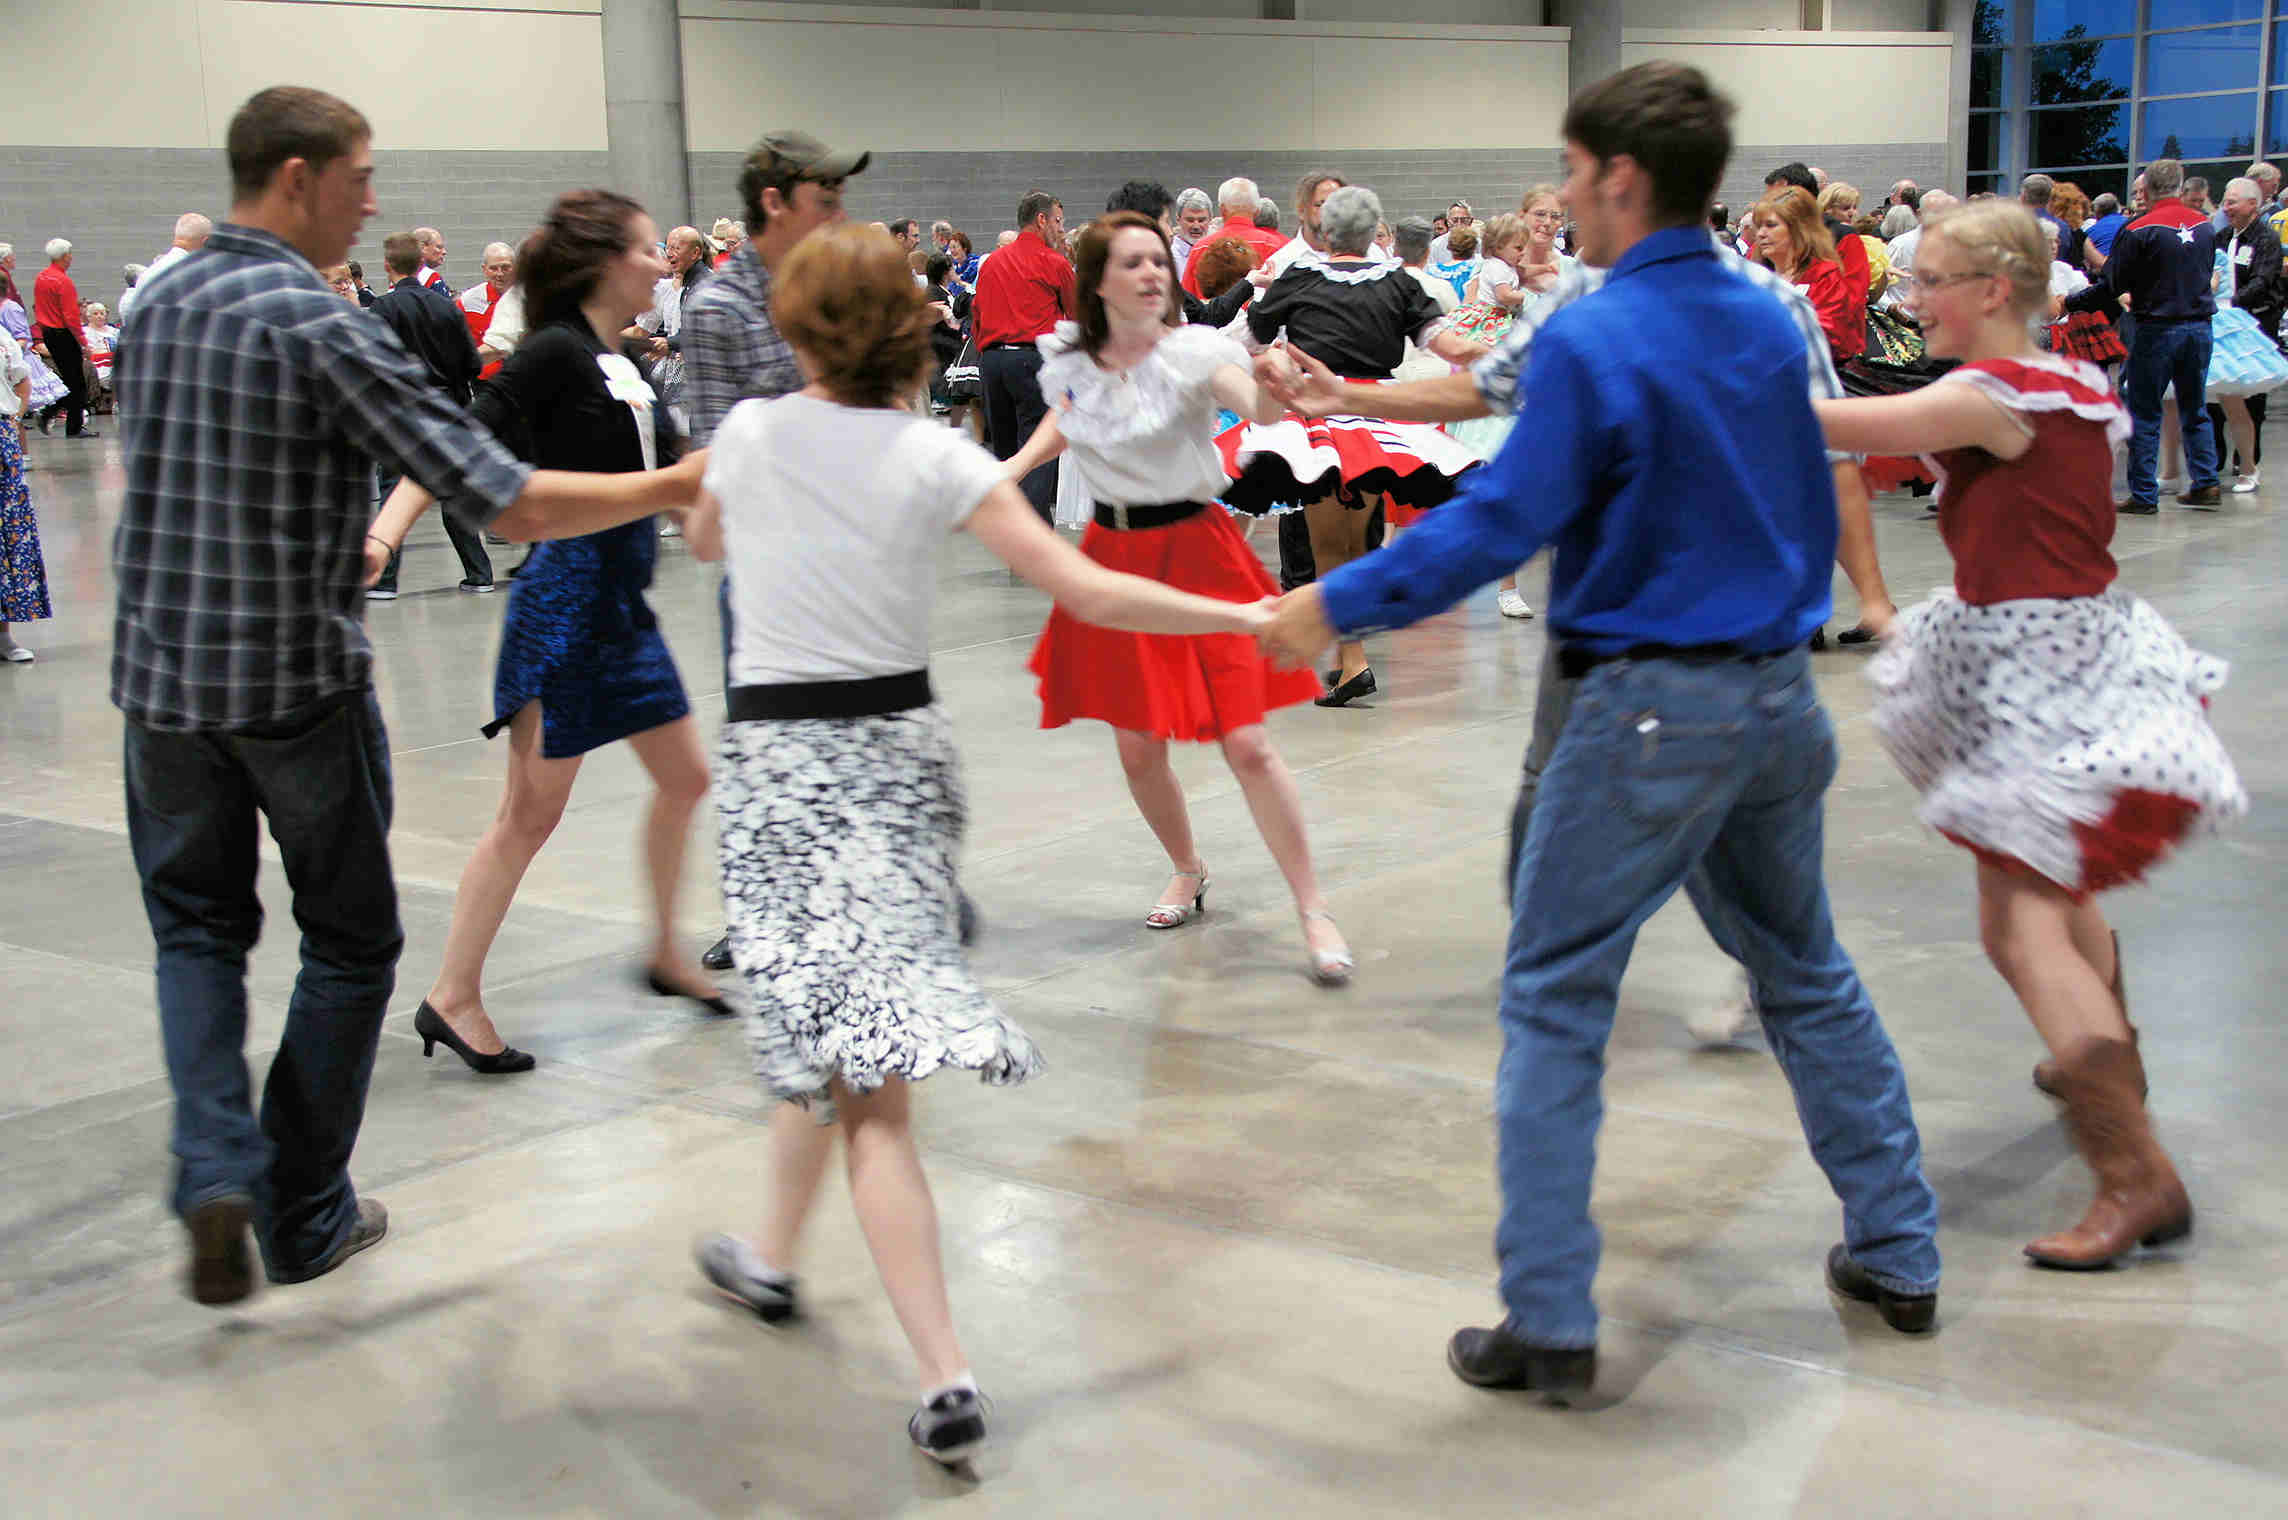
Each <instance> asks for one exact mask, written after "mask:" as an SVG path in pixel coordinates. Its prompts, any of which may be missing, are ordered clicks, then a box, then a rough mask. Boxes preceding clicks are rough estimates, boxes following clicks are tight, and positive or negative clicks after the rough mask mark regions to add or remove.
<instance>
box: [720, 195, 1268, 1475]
mask: <svg viewBox="0 0 2288 1520" xmlns="http://www.w3.org/2000/svg"><path fill="white" fill-rule="evenodd" d="M776 286H777V288H776V292H775V297H774V302H773V312H774V315H775V317H776V319H777V323H778V328H779V331H780V332H781V333H782V334H783V335H784V336H785V337H786V339H787V341H788V342H789V343H790V344H791V345H793V347H794V350H795V354H796V358H797V360H798V361H799V362H800V363H801V365H802V368H803V372H804V374H805V376H806V378H808V379H809V381H810V384H809V385H808V386H806V387H805V388H804V389H803V390H801V391H799V392H797V393H796V394H794V395H791V396H785V397H782V398H780V399H778V400H776V401H768V402H765V401H747V402H742V403H741V404H740V405H738V406H737V407H734V408H733V409H732V411H731V413H730V415H729V416H728V417H726V418H725V419H724V421H723V424H722V426H721V428H720V429H718V430H717V432H716V434H715V439H714V448H713V452H712V453H711V455H710V456H709V460H708V467H707V476H706V492H705V494H704V495H703V496H702V498H701V501H700V505H699V507H698V509H697V511H695V512H694V513H693V514H692V516H691V518H690V520H689V521H688V522H687V524H686V525H685V536H686V538H687V540H688V541H689V543H690V545H691V548H692V552H693V553H695V554H697V555H698V556H699V557H701V558H702V559H714V558H722V559H725V560H726V561H728V567H729V572H730V573H729V583H730V588H731V593H730V594H731V610H732V617H731V629H732V644H731V657H730V674H731V689H730V691H729V693H728V705H729V709H730V719H731V721H730V722H729V723H727V724H726V725H725V726H724V729H723V734H722V738H721V739H720V741H719V742H718V744H717V747H716V765H715V796H716V806H717V809H718V812H719V814H720V818H721V831H720V833H721V850H722V869H723V895H724V898H725V900H726V902H727V903H728V905H729V908H730V924H731V935H730V938H731V953H732V957H733V959H734V961H735V963H736V964H737V966H738V969H739V973H740V975H741V976H742V977H743V978H744V979H745V981H746V984H747V987H748V990H749V994H750V997H751V999H752V1002H753V1010H752V1013H751V1015H750V1028H751V1030H752V1033H753V1044H754V1050H755V1063H756V1070H757V1073H758V1075H759V1076H760V1077H761V1078H762V1080H763V1082H764V1084H765V1085H766V1086H767V1087H768V1088H769V1090H770V1091H771V1093H772V1095H773V1096H775V1097H777V1098H780V1099H784V1100H786V1106H785V1107H782V1108H781V1109H780V1110H779V1111H778V1114H777V1115H776V1116H775V1118H774V1120H773V1141H772V1148H773V1153H774V1157H775V1160H776V1163H777V1167H776V1170H777V1186H776V1189H775V1193H776V1196H775V1198H774V1200H773V1204H772V1209H771V1213H770V1216H769V1218H768V1220H767V1221H766V1223H765V1225H764V1228H763V1230H762V1231H761V1233H760V1234H758V1235H757V1236H756V1237H754V1238H753V1239H752V1240H742V1239H738V1238H735V1237H733V1236H730V1235H716V1236H712V1237H709V1238H708V1239H706V1240H704V1241H702V1242H701V1243H700V1246H699V1265H700V1268H701V1270H702V1271H703V1272H704V1273H705V1274H706V1275H707V1277H708V1280H709V1281H710V1282H712V1283H713V1284H714V1285H715V1286H716V1288H717V1289H719V1290H720V1291H722V1292H723V1293H725V1294H727V1295H729V1296H731V1297H732V1298H734V1299H737V1300H738V1301H739V1302H741V1303H744V1304H746V1305H748V1306H749V1307H750V1308H752V1309H753V1310H754V1311H755V1312H756V1313H757V1314H759V1315H761V1316H762V1317H763V1318H764V1319H766V1320H777V1319H783V1318H785V1317H786V1316H787V1315H789V1314H792V1313H793V1312H794V1310H795V1297H794V1295H795V1287H794V1279H793V1277H792V1276H791V1275H790V1273H789V1271H788V1269H789V1268H790V1267H791V1266H792V1264H793V1261H794V1253H795V1247H796V1244H797V1241H798V1238H799V1236H800V1233H801V1230H802V1225H803V1221H804V1218H805V1217H806V1215H807V1214H808V1212H809V1209H810V1204H811V1200H812V1199H813V1198H814V1197H815V1195H816V1191H817V1187H818V1182H819V1178H820V1176H821V1174H822V1172H823V1170H824V1167H825V1163H826V1158H827V1152H828V1147H829V1145H830V1143H831V1139H832V1136H833V1130H832V1129H830V1128H827V1127H825V1124H826V1123H827V1122H831V1121H832V1120H833V1119H835V1118H836V1117H837V1116H839V1119H840V1122H841V1127H842V1129H843V1132H844V1134H845V1136H846V1139H847V1144H848V1151H849V1171H850V1193H851V1200H852V1202H853V1203H854V1204H855V1205H856V1207H857V1210H858V1217H859V1222H860V1224H861V1225H862V1226H863V1227H864V1230H865V1235H866V1239H867V1243H868V1245H869V1247H870V1248H871V1249H872V1251H873V1253H874V1263H875V1267H876V1268H877V1270H878V1271H879V1272H880V1273H881V1276H882V1284H883V1286H884V1287H885V1288H886V1289H887V1290H888V1291H889V1295H890V1300H891V1303H892V1305H893V1306H894V1307H895V1308H896V1310H897V1314H898V1320H899V1323H900V1324H902V1325H903V1326H904V1327H905V1329H906V1334H907V1336H908V1338H909V1339H910V1341H911V1342H912V1344H913V1348H914V1353H915V1357H916V1360H917V1361H918V1362H919V1364H920V1371H921V1385H922V1390H923V1396H922V1407H921V1408H920V1409H919V1410H918V1411H916V1413H915V1414H914V1417H913V1419H912V1420H911V1421H910V1422H909V1424H908V1427H907V1428H908V1433H909V1434H910V1435H911V1437H912V1439H913V1441H914V1444H915V1445H916V1446H917V1447H919V1448H920V1449H921V1450H922V1451H923V1452H924V1453H925V1454H926V1455H928V1456H930V1457H932V1458H934V1459H936V1460H938V1461H940V1462H945V1463H949V1464H950V1463H953V1462H958V1461H960V1460H962V1459H963V1458H964V1457H966V1456H967V1455H968V1453H969V1452H970V1451H971V1450H972V1449H974V1448H975V1447H976V1445H977V1444H978V1442H980V1441H982V1440H983V1439H984V1434H985V1426H984V1419H983V1416H982V1413H981V1412H980V1408H979V1403H978V1395H977V1385H976V1383H975V1382H974V1381H973V1380H972V1379H971V1377H970V1373H969V1364H968V1359H967V1358H966V1357H965V1356H964V1355H963V1353H962V1350H961V1344H960V1341H959V1339H958V1338H957V1337H956V1336H955V1334H954V1329H953V1318H952V1314H951V1311H950V1310H949V1308H948V1307H947V1303H946V1292H945V1274H944V1271H943V1268H942V1266H941V1265H940V1262H939V1258H938V1238H937V1216H936V1212H935V1205H934V1204H933V1202H932V1201H931V1198H930V1191H929V1184H928V1182H927V1181H926V1180H925V1178H924V1177H923V1175H922V1170H921V1162H920V1159H919V1157H918V1156H917V1155H916V1153H915V1149H914V1142H913V1136H912V1133H911V1131H910V1129H909V1128H908V1125H907V1091H906V1088H907V1084H908V1083H910V1082H914V1081H918V1080H920V1079H922V1078H924V1077H927V1076H929V1075H930V1074H931V1073H933V1072H935V1071H938V1070H940V1069H943V1068H947V1067H956V1068H963V1069H967V1070H971V1071H975V1072H977V1073H978V1074H979V1075H980V1076H981V1077H982V1078H983V1079H984V1080H985V1081H986V1082H988V1083H992V1084H996V1085H998V1084H1005V1083H1011V1082H1020V1081H1023V1080H1024V1079H1025V1078H1027V1077H1029V1076H1031V1075H1032V1074H1033V1073H1035V1072H1036V1071H1038V1070H1039V1069H1040V1065H1041V1060H1040V1055H1039V1053H1038V1052H1037V1051H1036V1050H1035V1049H1034V1047H1033V1042H1032V1041H1031V1040H1030V1039H1028V1038H1027V1037H1026V1035H1025V1032H1024V1031H1023V1030H1021V1029H1019V1028H1018V1027H1017V1026H1016V1025H1015V1024H1014V1023H1012V1022H1011V1021H1010V1020H1008V1019H1007V1018H1005V1017H1004V1016H1003V1015H1002V1014H1001V1012H1000V1011H999V1010H998V1009H996V1008H995V1007H994V1006H993V1004H992V1002H991V1001H990V1000H989V999H988V998H987V997H986V995H985V993H984V992H983V991H982V990H981V989H980V988H979V987H978V985H977V983H976V981H975V980H974V979H973V978H972V977H971V975H970V972H969V968H968V964H967V961H966V960H965V958H964V956H963V954H962V949H961V942H960V937H959V929H958V925H957V918H958V909H957V904H958V901H959V892H958V888H957V887H956V884H955V856H956V854H957V852H958V851H959V849H960V846H961V836H962V829H963V821H964V811H965V809H964V804H963V800H962V790H961V780H960V776H959V773H958V768H957V761H956V757H955V753H954V747H953V733H952V727H951V725H950V724H949V723H948V721H947V719H946V716H945V713H944V711H943V710H942V709H940V708H939V707H937V706H936V705H935V704H934V702H933V700H932V697H931V693H930V683H929V669H928V666H929V633H930V613H931V609H932V606H933V604H934V602H935V599H936V588H937V562H938V559H939V556H940V555H941V554H942V552H943V550H944V546H945V542H946V539H947V537H948V535H949V534H951V533H952V532H953V531H954V530H956V529H962V528H966V529H967V530H968V531H969V532H970V533H971V534H973V535H975V536H976V538H977V539H978V540H979V541H980V542H981V543H983V544H984V545H985V546H986V547H987V548H988V549H990V550H992V551H993V552H994V553H995V554H996V555H998V556H1000V557H1001V558H1002V559H1003V560H1004V561H1006V562H1007V563H1008V565H1009V567H1010V568H1011V569H1013V570H1015V571H1016V572H1017V573H1018V574H1019V575H1021V576H1023V577H1024V578H1025V579H1026V580H1028V581H1030V582H1032V583H1033V584H1035V585H1037V586H1039V587H1041V588H1042V589H1043V590H1045V591H1048V592H1049V593H1051V594H1052V595H1054V596H1055V597H1056V598H1057V601H1058V604H1059V605H1060V606H1061V607H1064V608H1067V609H1069V610H1070V611H1072V612H1073V613H1075V614H1077V615H1079V616H1082V617H1086V618H1089V619H1092V620H1095V621H1099V622H1102V623H1105V624H1108V625H1112V626H1118V627H1123V628H1130V629H1135V630H1138V631H1141V632H1148V633H1167V634H1182V633H1231V634H1241V635H1245V634H1250V633H1252V632H1253V631H1254V630H1255V629H1257V628H1258V627H1260V626H1261V625H1262V624H1263V622H1264V620H1265V613H1264V611H1263V609H1262V607H1261V606H1260V605H1258V604H1256V603H1254V602H1252V601H1250V602H1244V603H1234V602H1229V601H1215V600H1211V599H1209V598H1207V597H1202V596H1194V595H1191V594H1189V593H1186V592H1182V591H1178V590H1175V589H1174V588H1172V587H1169V586H1164V585H1160V584H1158V583H1156V582H1154V581H1150V580H1146V579H1143V578H1142V577H1139V576H1132V575H1122V574H1118V573H1116V572H1114V571H1111V570H1107V569H1105V568H1104V567H1103V566H1101V565H1098V564H1096V563H1094V562H1092V561H1091V560H1089V559H1087V558H1085V557H1084V556H1082V555H1081V554H1080V553H1079V552H1078V551H1077V550H1075V549H1074V548H1073V547H1072V546H1071V545H1070V544H1068V543H1066V542H1065V541H1064V540H1063V539H1061V538H1059V537H1058V536H1057V535H1056V533H1055V532H1054V531H1053V530H1052V529H1050V528H1049V527H1048V526H1047V525H1046V524H1044V523H1043V522H1042V521H1041V520H1040V519H1039V518H1038V517H1036V516H1035V515H1034V514H1033V510H1032V508H1031V507H1030V506H1029V505H1027V504H1026V501H1025V498H1024V496H1023V495H1022V494H1021V493H1020V492H1019V491H1018V490H1017V488H1016V487H1015V486H1013V485H1011V484H1008V483H1007V482H1006V481H1005V480H1004V479H1003V475H1002V471H1001V466H1000V465H999V464H998V463H997V462H996V461H995V460H994V458H993V456H992V455H990V454H988V453H986V452H985V451H984V450H983V449H981V448H979V447H978V446H977V445H976V444H975V443H973V442H971V441H970V439H969V437H968V435H967V434H965V433H962V432H958V431H956V430H954V429H951V428H945V427H940V426H938V425H936V424H935V423H933V422H931V421H930V420H928V419H927V418H923V417H917V416H916V415H914V414H913V413H912V412H910V411H908V410H906V409H905V408H904V400H905V397H906V396H907V395H908V394H909V393H910V392H911V390H912V388H913V386H914V384H915V383H916V381H917V380H918V378H919V377H920V375H921V374H922V373H923V371H924V370H925V368H926V367H927V365H928V362H929V356H930V347H929V331H930V323H931V317H930V314H929V312H928V310H927V308H926V306H925V304H924V302H923V300H922V293H921V292H920V291H919V290H917V289H915V287H914V284H913V280H912V278H911V274H910V271H909V270H908V269H907V267H906V259H905V254H904V252H903V250H901V249H900V248H899V246H898V245H897V243H896V242H895V241H893V240H892V239H890V238H888V237H886V236H884V235H883V234H882V233H880V232H877V231H874V230H873V229H871V228H866V227H860V226H856V225H847V224H846V225H843V226H838V227H832V228H828V229H825V230H822V231H819V232H816V233H813V234H812V235H811V236H810V237H809V238H808V239H806V240H805V241H804V242H803V243H802V245H801V246H800V247H799V248H797V249H796V250H795V251H794V252H793V253H792V254H790V255H789V256H788V258H787V260H786V262H785V264H784V265H782V266H781V267H780V269H779V270H778V271H777V277H776ZM812 1104H816V1105H819V1110H820V1117H821V1120H822V1123H820V1124H812V1123H808V1122H806V1120H805V1118H804V1116H803V1114H802V1113H801V1111H800V1110H801V1109H802V1108H807V1107H809V1106H810V1105H812Z"/></svg>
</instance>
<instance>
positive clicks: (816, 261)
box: [771, 222, 932, 407]
mask: <svg viewBox="0 0 2288 1520" xmlns="http://www.w3.org/2000/svg"><path fill="white" fill-rule="evenodd" d="M771 319H772V321H774V322H775V323H777V324H778V330H779V333H780V335H781V336H783V337H784V338H785V339H786V340H787V342H789V343H791V344H793V345H794V346H795V347H796V348H798V349H801V350H802V352H803V353H804V354H805V355H806V356H807V357H808V358H809V359H810V361H811V363H812V364H813V365H815V366H816V367H817V371H818V383H819V384H820V385H822V386H824V387H825V388H826V390H827V391H828V392H830V393H831V394H832V395H833V396H834V398H835V399H836V400H838V401H840V402H842V403H843V404H844V405H846V406H871V407H887V406H895V405H897V404H898V403H899V402H900V401H902V400H904V399H905V396H906V393H907V392H908V391H910V390H912V389H913V388H914V386H916V385H917V384H919V383H920V381H921V377H922V374H923V372H924V371H925V369H926V368H927V366H928V364H929V360H930V341H929V340H930V323H931V321H932V318H931V316H930V312H929V308H928V306H927V305H926V304H924V302H923V299H922V293H921V291H920V290H919V289H918V288H917V287H916V286H915V284H914V276H913V271H912V270H911V269H910V268H909V267H908V266H907V263H906V250H905V249H904V248H902V247H900V246H899V245H898V240H897V239H896V238H893V237H891V236H889V235H888V234H887V233H882V232H876V231H875V230H874V229H873V228H871V227H862V226H860V225H858V224H857V223H855V222H844V223H842V224H840V225H839V226H833V227H822V228H820V229H819V230H818V231H816V232H814V233H812V234H811V235H810V236H809V237H806V238H804V239H803V240H802V241H801V242H800V243H797V244H796V245H795V249H794V252H792V253H790V254H788V255H787V258H786V262H785V263H784V264H783V265H781V266H780V268H779V270H778V275H777V279H776V281H775V283H774V288H773V290H772V292H771Z"/></svg>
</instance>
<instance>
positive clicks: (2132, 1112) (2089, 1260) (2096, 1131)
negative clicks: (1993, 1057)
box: [2026, 1040, 2193, 1272]
mask: <svg viewBox="0 0 2288 1520" xmlns="http://www.w3.org/2000/svg"><path fill="white" fill-rule="evenodd" d="M2058 1076H2059V1083H2058V1085H2059V1086H2060V1087H2062V1088H2063V1089H2064V1090H2065V1103H2066V1128H2067V1130H2068V1131H2070V1132H2071V1133H2072V1135H2073V1141H2074V1149H2076V1150H2078V1151H2080V1152H2081V1157H2082V1159H2083V1160H2084V1161H2086V1162H2088V1163H2089V1169H2090V1170H2091V1171H2093V1172H2095V1173H2096V1174H2097V1195H2096V1196H2095V1197H2094V1198H2092V1199H2091V1200H2090V1203H2089V1211H2088V1212H2087V1213H2085V1214H2084V1215H2083V1216H2082V1221H2081V1223H2080V1224H2077V1225H2075V1226H2074V1227H2073V1228H2072V1229H2070V1230H2066V1231H2063V1232H2062V1233H2059V1234H2056V1235H2045V1236H2043V1237H2042V1238H2041V1239H2040V1240H2037V1241H2035V1242H2034V1243H2033V1244H2031V1245H2029V1246H2027V1247H2026V1254H2027V1255H2028V1256H2029V1257H2031V1258H2032V1259H2033V1261H2034V1263H2035V1265H2037V1266H2043V1267H2059V1268H2063V1269H2065V1270H2067V1271H2075V1272H2087V1271H2093V1270H2095V1269H2097V1268H2099V1267H2109V1266H2111V1265H2113V1263H2114V1262H2115V1261H2116V1260H2118V1259H2119V1258H2121V1257H2123V1256H2126V1255H2128V1254H2129V1251H2130V1249H2131V1248H2132V1247H2134V1246H2138V1245H2148V1246H2157V1245H2161V1244H2164V1243H2165V1242H2168V1241H2172V1240H2180V1239H2182V1238H2184V1237H2185V1236H2187V1235H2190V1234H2191V1233H2192V1232H2193V1204H2192V1200H2191V1199H2189V1198H2187V1197H2186V1196H2185V1185H2184V1183H2183V1182H2182V1181H2180V1180H2179V1179H2178V1177H2177V1169H2176V1167H2174V1166H2173V1165H2171V1164H2170V1162H2169V1157H2168V1153H2167V1152H2165V1151H2163V1150H2162V1149H2161V1142H2160V1141H2158V1140H2156V1139H2155V1138H2154V1137H2153V1122H2152V1120H2151V1119H2150V1118H2148V1117H2147V1115H2146V1113H2145V1105H2144V1103H2143V1102H2141V1101H2140V1100H2139V1098H2138V1092H2139V1089H2140V1088H2141V1087H2142V1086H2143V1081H2144V1067H2143V1063H2142V1062H2140V1061H2139V1060H2138V1059H2137V1047H2136V1046H2135V1045H2132V1044H2131V1043H2129V1042H2128V1041H2127V1040H2093V1041H2091V1042H2090V1043H2089V1044H2088V1045H2086V1046H2084V1047H2083V1049H2082V1050H2081V1052H2080V1053H2079V1054H2078V1055H2077V1056H2076V1057H2075V1059H2074V1060H2072V1061H2071V1062H2069V1063H2067V1064H2066V1065H2065V1066H2064V1067H2063V1068H2062V1069H2061V1070H2060V1072H2059V1074H2058Z"/></svg>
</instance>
